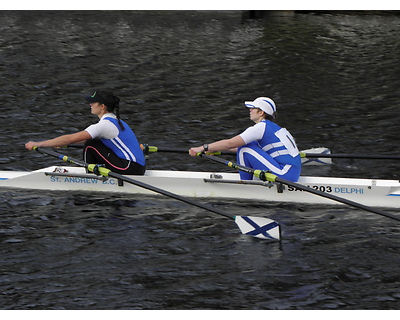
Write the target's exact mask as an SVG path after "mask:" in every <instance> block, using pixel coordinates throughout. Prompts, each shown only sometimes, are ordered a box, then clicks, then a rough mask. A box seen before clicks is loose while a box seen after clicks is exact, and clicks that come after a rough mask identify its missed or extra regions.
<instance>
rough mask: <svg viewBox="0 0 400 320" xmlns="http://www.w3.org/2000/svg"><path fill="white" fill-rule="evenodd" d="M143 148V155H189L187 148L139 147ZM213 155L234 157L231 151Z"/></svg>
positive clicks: (143, 145)
mask: <svg viewBox="0 0 400 320" xmlns="http://www.w3.org/2000/svg"><path fill="white" fill-rule="evenodd" d="M141 146H142V148H143V152H144V153H145V154H149V153H150V152H175V153H186V154H188V153H189V148H187V149H185V148H168V147H155V146H149V145H147V144H142V145H141ZM212 154H213V155H221V154H224V155H236V152H231V151H223V152H221V151H218V152H213V153H212Z"/></svg>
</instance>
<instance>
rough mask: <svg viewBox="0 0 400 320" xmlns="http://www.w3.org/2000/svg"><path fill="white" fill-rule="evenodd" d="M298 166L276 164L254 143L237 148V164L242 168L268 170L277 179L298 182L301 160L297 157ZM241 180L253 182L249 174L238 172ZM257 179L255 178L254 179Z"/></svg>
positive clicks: (252, 177)
mask: <svg viewBox="0 0 400 320" xmlns="http://www.w3.org/2000/svg"><path fill="white" fill-rule="evenodd" d="M298 158H299V159H298V165H296V166H294V165H291V164H282V163H278V162H277V161H276V160H275V159H274V158H272V157H271V156H270V155H269V154H268V153H267V152H265V151H264V150H263V149H261V148H260V146H259V145H258V144H257V143H256V142H252V143H249V144H247V145H245V146H243V147H240V148H238V151H237V162H238V164H240V165H242V166H246V167H249V168H253V169H259V170H268V171H270V172H271V173H273V174H276V175H277V176H278V177H280V178H282V179H285V180H289V181H293V182H296V181H298V180H299V177H300V173H301V159H300V155H299V156H298ZM239 174H240V179H241V180H253V179H254V176H253V175H252V174H251V173H247V172H243V171H239ZM256 179H257V178H256Z"/></svg>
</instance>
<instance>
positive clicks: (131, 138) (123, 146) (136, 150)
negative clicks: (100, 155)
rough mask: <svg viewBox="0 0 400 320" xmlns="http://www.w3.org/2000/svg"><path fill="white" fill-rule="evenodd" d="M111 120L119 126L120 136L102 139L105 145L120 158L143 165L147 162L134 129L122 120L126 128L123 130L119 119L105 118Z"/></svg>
mask: <svg viewBox="0 0 400 320" xmlns="http://www.w3.org/2000/svg"><path fill="white" fill-rule="evenodd" d="M104 119H105V120H108V121H111V122H112V123H113V124H114V125H115V126H116V127H117V128H118V131H119V133H118V136H117V137H115V138H114V139H101V141H102V142H103V143H104V145H105V146H106V147H108V148H110V149H111V150H112V151H113V152H114V153H115V154H116V155H117V156H118V157H119V158H121V159H126V160H130V161H134V162H136V163H138V164H140V165H142V166H144V165H145V164H146V160H145V158H144V153H143V151H142V149H140V145H139V142H138V140H137V138H136V136H135V134H134V132H133V131H132V129H131V128H130V127H129V126H128V125H127V124H126V122H124V121H122V120H121V122H122V124H123V125H124V128H125V130H124V131H122V130H121V128H120V126H119V123H118V119H114V118H109V117H107V118H104Z"/></svg>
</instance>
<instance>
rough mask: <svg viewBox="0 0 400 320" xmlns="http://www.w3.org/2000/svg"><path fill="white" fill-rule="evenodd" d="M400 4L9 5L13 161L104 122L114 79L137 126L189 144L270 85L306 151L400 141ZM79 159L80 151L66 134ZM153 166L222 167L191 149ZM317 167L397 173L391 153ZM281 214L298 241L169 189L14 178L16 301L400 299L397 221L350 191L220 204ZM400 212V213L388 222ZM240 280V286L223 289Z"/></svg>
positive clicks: (155, 160)
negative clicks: (90, 189)
mask: <svg viewBox="0 0 400 320" xmlns="http://www.w3.org/2000/svg"><path fill="white" fill-rule="evenodd" d="M399 28H400V23H399V17H398V16H397V15H395V16H379V15H367V16H363V15H362V16H351V15H342V14H337V15H335V14H330V15H327V14H324V15H313V14H294V15H291V16H270V17H268V18H267V19H266V20H260V21H244V22H243V21H242V20H241V15H240V12H234V11H231V12H184V11H182V12H168V11H164V12H152V11H147V12H120V11H111V12H101V11H95V12H92V11H81V12H74V11H65V12H51V11H31V12H24V11H18V12H13V11H2V12H0V29H1V33H0V85H1V86H0V87H1V90H0V97H1V99H2V113H1V114H0V123H1V127H2V128H3V129H2V130H3V138H2V139H1V140H0V146H1V149H2V155H1V156H0V164H1V169H2V170H9V169H20V170H28V169H37V168H41V167H43V166H47V165H52V164H59V162H58V161H57V160H55V159H50V158H46V157H44V156H43V155H41V154H37V153H32V152H29V151H26V150H25V149H24V148H23V145H24V143H25V142H26V141H28V140H34V139H37V140H39V139H45V138H50V137H54V136H57V135H60V134H65V133H72V132H76V131H77V130H82V129H84V128H85V127H87V126H88V125H89V124H91V123H93V122H94V121H96V119H94V118H93V116H92V115H91V114H90V112H89V109H88V106H87V105H85V103H84V100H83V97H84V96H85V95H86V94H87V93H90V92H92V90H93V88H98V87H111V88H113V89H114V90H115V92H116V93H118V94H119V95H120V96H121V100H122V104H121V108H122V115H123V118H124V119H125V120H126V121H127V122H128V123H130V124H131V125H132V127H133V128H134V130H135V131H136V133H137V135H138V137H139V139H140V140H141V142H144V143H148V144H150V145H156V146H168V147H180V148H181V147H190V146H193V145H199V144H202V143H204V142H211V141H212V140H216V139H223V138H228V137H231V136H233V135H236V134H238V133H240V132H241V131H242V130H244V129H245V128H246V127H248V126H249V125H251V123H250V121H249V119H248V112H247V110H245V108H244V106H243V101H245V100H248V99H254V98H256V97H257V96H260V95H266V96H270V97H271V98H273V99H274V100H275V101H276V103H277V106H278V112H279V118H278V122H279V123H280V124H281V125H283V126H286V127H287V128H288V129H289V130H290V131H291V132H292V133H293V135H294V136H295V138H296V140H297V143H298V145H299V147H300V148H301V149H307V148H310V147H318V146H325V147H329V148H331V149H332V151H333V152H334V153H365V154H371V153H372V154H379V153H387V154H396V153H397V150H398V138H397V137H398V134H399V132H398V130H399V129H398V128H399V121H400V118H399V97H398V93H397V91H398V88H399V77H398V74H400V70H399V64H398V58H399V52H400V50H399V43H400V41H399V40H400V39H399V34H400V33H399ZM66 152H68V154H69V155H71V156H74V157H80V151H79V150H74V149H68V150H66ZM149 168H152V169H171V170H225V168H221V167H220V166H219V165H218V164H214V163H209V162H206V161H205V160H204V159H194V158H190V157H189V156H185V155H182V154H168V153H159V154H153V155H151V157H150V159H149ZM303 171H304V174H307V175H311V174H312V175H323V176H330V175H334V176H351V177H375V178H389V179H398V178H399V164H398V163H394V162H390V161H371V160H354V161H350V160H337V161H335V164H334V165H333V166H331V167H328V168H304V170H303ZM213 205H215V206H216V207H219V208H221V209H222V210H224V211H226V212H229V213H231V214H234V215H235V214H237V215H243V214H249V215H250V214H251V215H259V216H268V217H271V218H273V219H276V220H278V221H279V222H281V224H282V227H283V236H284V240H283V241H282V243H281V244H280V245H279V244H277V243H274V242H268V241H258V240H257V239H253V238H248V237H245V236H242V235H241V234H240V232H239V230H237V228H236V226H235V224H234V223H232V221H230V220H227V219H225V218H224V217H220V216H215V215H213V214H212V213H209V212H204V211H202V210H201V209H198V208H195V207H190V206H188V205H186V204H182V203H179V202H177V201H175V200H170V199H165V198H162V197H135V196H121V195H103V194H75V193H63V194H61V193H52V192H44V193H43V192H40V193H37V192H35V191H29V192H28V191H17V190H11V191H10V190H2V191H1V194H0V206H1V210H2V214H1V217H2V218H1V227H0V243H1V252H2V254H1V258H0V262H1V263H0V268H1V272H0V278H1V285H0V288H1V290H0V292H1V295H0V302H1V305H2V307H3V309H395V308H398V303H399V302H398V299H399V297H400V292H399V290H398V285H399V277H398V276H397V274H398V270H397V269H396V268H397V265H398V260H399V246H398V244H399V243H398V240H397V238H398V232H399V226H398V225H396V224H393V223H392V221H390V220H389V219H385V218H384V217H380V216H376V215H374V214H371V213H364V212H360V211H358V210H353V209H351V208H347V207H339V208H330V207H324V208H322V207H313V206H305V205H304V206H303V205H301V206H299V205H289V204H286V205H280V204H263V205H261V204H256V203H246V202H244V203H238V202H234V203H222V202H215V203H213ZM388 220H389V221H388ZM227 292H229V295H228V294H227Z"/></svg>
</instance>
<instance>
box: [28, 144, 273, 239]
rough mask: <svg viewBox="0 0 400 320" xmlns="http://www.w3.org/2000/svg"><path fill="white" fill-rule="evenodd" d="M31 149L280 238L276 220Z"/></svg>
mask: <svg viewBox="0 0 400 320" xmlns="http://www.w3.org/2000/svg"><path fill="white" fill-rule="evenodd" d="M33 149H34V150H36V151H38V152H40V153H43V154H47V155H50V156H53V157H56V158H58V159H60V160H63V161H65V162H68V163H71V164H74V165H78V166H81V167H85V168H87V169H88V170H89V171H90V172H93V173H95V174H97V175H102V176H104V177H113V178H116V179H119V180H122V181H125V182H128V183H131V184H133V185H136V186H138V187H141V188H144V189H148V190H150V191H153V192H156V193H159V194H162V195H165V196H167V197H170V198H174V199H176V200H179V201H183V202H186V203H188V204H191V205H194V206H196V207H199V208H202V209H205V210H208V211H210V212H214V213H216V214H219V215H222V216H224V217H227V218H230V219H233V220H235V222H236V224H237V225H238V227H239V229H240V231H241V232H242V233H243V234H248V235H251V236H253V237H256V238H261V239H276V240H279V239H280V226H279V224H278V223H277V222H276V221H273V220H271V219H268V218H262V217H251V216H233V215H230V214H227V213H225V212H223V211H221V210H218V209H216V208H213V207H210V206H208V205H205V204H202V203H199V202H197V201H193V200H191V199H188V198H185V197H181V196H179V195H177V194H175V193H172V192H169V191H167V190H164V189H160V188H157V187H154V186H152V185H149V184H147V183H144V182H142V181H138V180H135V179H132V178H131V177H127V176H124V175H121V174H118V173H115V172H112V171H111V170H109V169H107V168H105V167H101V166H99V165H96V164H88V163H86V162H84V161H80V160H75V159H72V158H70V157H68V156H65V155H62V154H60V153H57V152H54V151H51V150H47V149H42V148H38V147H34V148H33ZM186 152H187V151H186Z"/></svg>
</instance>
